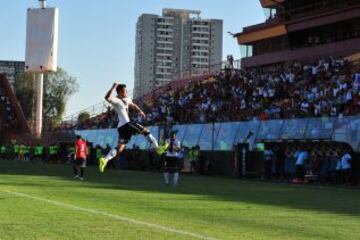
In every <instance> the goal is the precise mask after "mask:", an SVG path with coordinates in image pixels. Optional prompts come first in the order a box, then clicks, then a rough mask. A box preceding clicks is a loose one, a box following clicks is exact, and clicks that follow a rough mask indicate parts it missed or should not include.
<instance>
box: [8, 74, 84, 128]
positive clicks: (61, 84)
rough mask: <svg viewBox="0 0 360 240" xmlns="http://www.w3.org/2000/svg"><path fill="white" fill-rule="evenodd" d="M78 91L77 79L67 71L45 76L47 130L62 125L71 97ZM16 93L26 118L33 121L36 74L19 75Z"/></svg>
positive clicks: (44, 116) (45, 121)
mask: <svg viewBox="0 0 360 240" xmlns="http://www.w3.org/2000/svg"><path fill="white" fill-rule="evenodd" d="M77 91H78V84H77V82H76V78H75V77H72V76H70V75H69V74H68V73H67V72H66V71H65V70H63V69H61V68H58V71H57V72H51V73H45V74H44V97H43V123H44V124H43V125H44V129H45V130H46V129H51V128H53V127H55V126H57V125H58V124H59V123H60V121H61V118H62V117H63V114H64V112H65V106H66V103H67V101H68V100H69V97H70V96H71V95H73V94H74V93H76V92H77ZM15 93H16V97H17V98H18V100H19V102H20V105H21V107H22V108H23V111H24V114H25V117H26V118H27V119H28V120H31V119H32V118H33V113H34V107H35V101H34V96H35V81H34V74H32V73H24V74H21V75H19V76H18V77H17V78H16V81H15Z"/></svg>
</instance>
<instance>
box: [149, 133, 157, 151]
mask: <svg viewBox="0 0 360 240" xmlns="http://www.w3.org/2000/svg"><path fill="white" fill-rule="evenodd" d="M146 138H147V140H148V141H149V142H150V144H152V145H153V147H154V148H158V147H159V144H158V142H157V141H156V139H155V138H154V136H153V135H151V133H150V134H149V135H147V136H146Z"/></svg>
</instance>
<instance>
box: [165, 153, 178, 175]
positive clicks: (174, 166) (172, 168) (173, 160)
mask: <svg viewBox="0 0 360 240" xmlns="http://www.w3.org/2000/svg"><path fill="white" fill-rule="evenodd" d="M164 171H165V172H171V173H174V172H177V171H179V158H177V157H166V158H165V161H164Z"/></svg>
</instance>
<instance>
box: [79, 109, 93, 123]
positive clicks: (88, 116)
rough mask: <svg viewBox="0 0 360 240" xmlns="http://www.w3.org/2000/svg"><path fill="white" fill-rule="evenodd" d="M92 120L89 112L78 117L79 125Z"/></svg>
mask: <svg viewBox="0 0 360 240" xmlns="http://www.w3.org/2000/svg"><path fill="white" fill-rule="evenodd" d="M89 118H90V113H88V112H81V113H80V114H79V116H78V122H79V123H83V122H85V121H86V120H88V119H89Z"/></svg>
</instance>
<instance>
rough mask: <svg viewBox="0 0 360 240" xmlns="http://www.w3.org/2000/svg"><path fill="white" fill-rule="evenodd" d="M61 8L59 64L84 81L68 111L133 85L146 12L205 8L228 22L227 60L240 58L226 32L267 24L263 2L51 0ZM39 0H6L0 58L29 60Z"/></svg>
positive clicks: (50, 4)
mask: <svg viewBox="0 0 360 240" xmlns="http://www.w3.org/2000/svg"><path fill="white" fill-rule="evenodd" d="M47 5H48V7H58V8H59V12H60V23H59V56H58V64H59V66H61V67H62V68H64V69H65V70H66V71H67V72H68V73H69V74H70V75H72V76H75V77H76V78H77V80H78V83H79V86H80V88H79V92H78V93H76V94H75V95H74V96H73V97H72V98H71V99H70V100H69V102H68V104H67V107H66V114H70V113H74V112H77V111H80V110H81V109H83V108H86V107H89V106H91V105H93V104H96V103H99V102H101V101H102V99H103V96H104V95H105V92H106V91H107V90H108V88H109V87H110V86H111V84H112V83H113V82H114V81H117V82H122V83H125V84H127V85H128V89H132V88H133V84H134V70H133V68H134V54H135V24H136V21H137V18H138V16H140V15H141V14H142V13H153V14H159V15H161V10H162V9H163V8H181V9H193V10H201V11H202V14H201V16H202V18H217V19H223V21H224V23H223V24H224V25H223V28H224V34H223V58H225V57H226V55H227V54H233V55H234V58H235V59H238V58H240V49H239V47H238V45H237V43H236V40H235V39H234V38H232V37H230V36H229V35H228V34H227V32H228V31H230V32H233V33H237V32H241V31H242V28H243V27H245V26H248V25H252V24H256V23H260V22H263V21H264V19H265V16H264V12H263V10H262V8H261V6H260V2H259V0H223V1H215V0H214V1H213V0H132V1H126V0H48V1H47ZM28 7H38V0H1V10H0V28H1V33H0V59H1V60H21V61H23V60H24V59H25V30H26V29H25V26H26V9H27V8H28Z"/></svg>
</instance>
